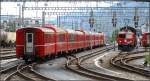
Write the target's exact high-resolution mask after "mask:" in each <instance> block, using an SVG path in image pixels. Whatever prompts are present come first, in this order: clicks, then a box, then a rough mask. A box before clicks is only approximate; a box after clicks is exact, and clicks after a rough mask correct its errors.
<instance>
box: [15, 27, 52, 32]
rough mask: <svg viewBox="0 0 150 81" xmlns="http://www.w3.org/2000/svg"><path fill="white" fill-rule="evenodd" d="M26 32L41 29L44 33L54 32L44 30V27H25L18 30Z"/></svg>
mask: <svg viewBox="0 0 150 81" xmlns="http://www.w3.org/2000/svg"><path fill="white" fill-rule="evenodd" d="M20 29H21V30H24V29H39V30H41V31H43V32H54V31H53V30H49V29H48V28H44V27H24V28H19V29H18V30H20Z"/></svg>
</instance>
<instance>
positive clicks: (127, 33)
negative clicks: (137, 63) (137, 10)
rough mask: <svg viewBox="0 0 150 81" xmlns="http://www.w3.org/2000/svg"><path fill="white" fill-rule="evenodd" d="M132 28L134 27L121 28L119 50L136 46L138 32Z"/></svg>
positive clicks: (118, 39)
mask: <svg viewBox="0 0 150 81" xmlns="http://www.w3.org/2000/svg"><path fill="white" fill-rule="evenodd" d="M132 30H133V29H132V28H131V27H128V28H127V29H121V31H120V32H119V33H118V35H117V43H118V50H122V51H130V50H132V49H133V48H134V47H135V46H136V44H137V40H136V33H135V32H133V31H132Z"/></svg>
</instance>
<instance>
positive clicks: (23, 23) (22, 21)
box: [21, 1, 25, 27]
mask: <svg viewBox="0 0 150 81" xmlns="http://www.w3.org/2000/svg"><path fill="white" fill-rule="evenodd" d="M24 7H25V1H24V2H23V5H22V21H21V23H22V27H24Z"/></svg>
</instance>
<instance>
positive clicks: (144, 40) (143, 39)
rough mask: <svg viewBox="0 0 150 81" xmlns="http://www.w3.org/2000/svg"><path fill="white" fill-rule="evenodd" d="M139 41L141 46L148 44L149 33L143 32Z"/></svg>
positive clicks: (149, 39)
mask: <svg viewBox="0 0 150 81" xmlns="http://www.w3.org/2000/svg"><path fill="white" fill-rule="evenodd" d="M140 43H141V45H142V46H143V47H148V46H150V33H148V32H144V33H143V34H142V36H141V40H140Z"/></svg>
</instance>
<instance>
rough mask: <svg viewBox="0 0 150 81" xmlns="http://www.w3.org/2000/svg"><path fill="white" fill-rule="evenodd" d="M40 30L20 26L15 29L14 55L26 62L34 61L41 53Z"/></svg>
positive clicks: (41, 36)
mask: <svg viewBox="0 0 150 81" xmlns="http://www.w3.org/2000/svg"><path fill="white" fill-rule="evenodd" d="M42 38H43V35H42V32H41V30H40V29H38V28H29V27H28V28H21V29H18V30H17V31H16V56H17V58H22V59H23V60H25V61H26V62H32V61H35V60H36V58H37V57H40V56H41V55H42V54H44V53H43V49H44V48H43V47H40V46H39V47H37V45H43V42H42Z"/></svg>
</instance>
